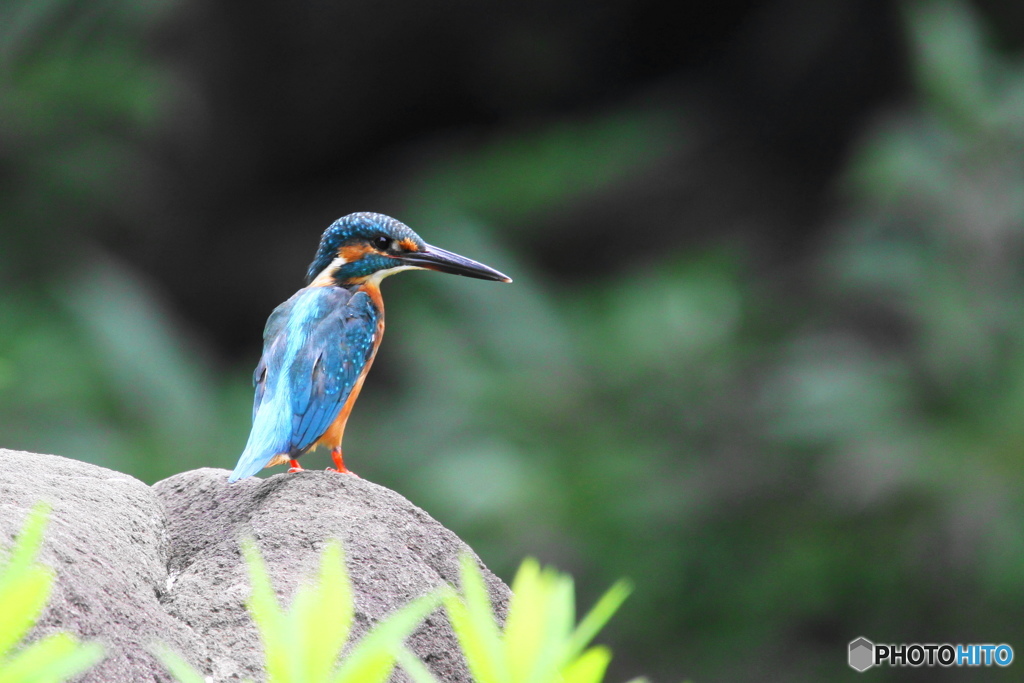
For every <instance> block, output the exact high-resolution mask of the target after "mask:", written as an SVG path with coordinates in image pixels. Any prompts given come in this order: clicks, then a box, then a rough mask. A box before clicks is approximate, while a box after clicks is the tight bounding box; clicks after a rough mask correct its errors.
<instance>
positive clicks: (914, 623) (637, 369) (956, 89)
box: [0, 2, 1024, 681]
mask: <svg viewBox="0 0 1024 683" xmlns="http://www.w3.org/2000/svg"><path fill="white" fill-rule="evenodd" d="M29 7H32V8H35V7H37V6H36V5H31V4H29V3H26V4H25V5H24V6H10V5H8V6H6V8H5V9H4V10H3V11H5V12H7V13H8V14H10V15H11V16H9V17H5V20H0V27H2V30H0V51H2V53H3V54H4V55H5V58H4V60H3V62H2V63H3V73H2V75H0V76H2V80H0V88H2V89H3V90H2V93H0V107H2V108H3V112H2V113H3V115H2V116H0V142H2V143H3V144H2V145H0V168H2V169H3V173H2V174H0V223H2V225H3V228H2V229H0V282H2V285H3V286H2V288H0V332H2V333H0V443H2V445H4V446H5V447H19V448H25V449H30V450H39V451H50V452H58V453H60V454H62V455H67V456H72V457H79V458H83V459H86V460H90V461H92V462H97V463H100V464H104V465H107V466H110V467H114V468H117V469H120V470H123V471H127V472H130V473H132V474H135V475H136V476H139V477H141V478H143V479H145V480H147V481H153V480H156V479H158V478H161V477H164V476H167V475H170V474H172V473H175V472H178V471H181V470H184V469H188V468H191V467H196V466H199V465H218V466H224V467H230V466H231V465H232V464H233V462H234V458H235V457H236V455H237V453H238V452H239V450H240V449H241V446H242V445H243V443H244V440H245V435H246V433H247V427H248V418H249V407H248V405H249V401H250V400H251V394H250V388H249V377H248V372H249V371H250V370H249V369H248V368H245V369H238V370H237V371H221V370H219V369H217V368H216V367H215V366H214V365H213V364H212V363H208V362H205V361H204V360H203V359H204V357H205V355H206V354H205V351H204V350H203V349H202V346H201V343H200V342H197V341H196V340H195V339H194V338H193V337H192V336H191V334H190V333H189V332H188V331H187V330H186V329H185V326H184V325H183V324H182V323H181V321H178V320H176V319H175V318H174V317H173V316H171V315H169V314H168V313H167V310H166V308H165V306H164V305H163V304H162V303H161V298H160V293H159V291H158V290H157V289H156V288H155V285H154V284H153V283H152V282H151V281H148V280H144V279H142V278H141V276H140V274H139V273H137V272H134V271H133V269H132V268H131V267H130V266H129V265H128V264H126V263H123V262H120V261H118V260H116V259H115V257H113V256H112V255H111V254H109V253H106V252H103V251H101V250H99V249H98V248H97V247H96V246H95V241H94V240H93V239H92V237H93V236H96V235H100V234H103V231H104V230H107V229H109V228H108V227H107V226H109V225H110V224H111V223H114V224H121V223H124V224H126V225H130V224H131V223H132V221H131V217H130V215H128V216H127V217H125V215H126V213H127V214H130V212H131V207H132V204H133V202H135V201H138V198H137V197H134V196H133V195H132V192H131V188H132V187H133V186H134V185H133V183H132V175H133V174H137V173H143V174H144V173H146V169H147V166H146V161H145V159H141V158H139V157H138V156H137V147H136V146H134V145H133V142H134V141H135V140H136V138H137V137H138V136H140V135H144V134H145V131H147V130H151V129H152V128H153V127H158V126H159V117H158V116H157V114H156V113H155V112H158V111H159V110H160V107H159V106H158V104H157V103H158V102H159V101H160V98H161V97H165V96H167V92H168V90H167V85H166V82H165V80H164V79H163V77H162V74H161V73H160V71H159V70H158V69H157V67H155V66H153V65H152V64H151V63H149V62H147V61H146V60H145V59H141V58H140V57H139V55H140V48H139V43H138V40H136V39H135V38H134V36H136V35H137V34H138V32H139V31H142V30H143V29H144V26H145V25H146V24H147V22H152V21H155V17H158V16H159V7H157V6H149V5H138V6H136V5H131V6H128V5H125V6H122V5H120V4H117V3H112V4H109V5H104V7H107V8H108V12H107V14H103V13H100V14H101V15H102V18H103V21H99V20H98V19H96V16H98V15H96V12H98V10H97V11H96V12H92V11H86V10H85V9H83V8H81V7H79V6H77V5H72V4H68V5H60V4H59V3H56V4H52V5H51V4H39V5H38V7H41V8H45V7H66V8H72V9H73V10H74V11H70V10H69V11H64V12H61V13H58V16H59V20H56V19H54V18H53V17H51V16H48V15H46V14H45V13H44V12H43V10H41V9H40V10H37V9H31V10H30V9H27V8H29ZM12 13H13V14H12ZM69 17H70V18H69ZM75 17H81V18H80V19H77V18H76V19H74V20H72V18H75ZM112 17H113V18H116V20H112ZM905 18H906V25H907V29H908V45H909V50H910V53H911V55H912V58H913V63H914V68H915V72H914V77H915V83H916V93H917V94H916V96H915V98H914V100H913V101H911V102H908V103H906V104H905V106H903V107H901V108H899V109H896V110H891V111H889V112H886V113H885V114H884V115H883V116H881V117H880V118H879V119H878V120H877V121H875V122H874V123H873V124H872V125H871V126H869V128H868V130H867V131H866V132H865V134H864V136H863V139H862V140H861V141H860V143H859V144H858V145H857V146H856V149H855V150H854V152H855V153H854V155H853V157H852V159H851V161H850V163H849V167H848V169H847V172H846V173H845V174H844V176H843V179H842V182H841V183H840V187H838V188H837V198H838V200H839V201H838V202H837V204H838V206H839V207H840V208H838V209H837V210H836V212H835V213H834V215H833V216H832V218H830V219H829V220H828V221H827V222H826V224H824V225H822V226H820V230H819V232H820V239H819V240H818V241H817V243H816V246H815V250H814V253H813V254H812V255H811V256H810V257H809V258H808V261H807V265H806V267H805V268H804V269H803V270H801V272H799V273H797V274H796V276H793V274H786V276H783V275H780V274H773V273H771V272H768V273H766V272H765V271H763V270H762V269H759V268H758V267H757V266H758V263H757V259H758V253H757V252H756V250H754V249H752V248H746V247H741V246H736V243H734V242H726V241H722V242H721V243H720V244H711V245H710V246H708V247H706V248H702V249H701V250H699V251H692V252H687V253H680V252H675V251H671V250H670V251H668V252H664V250H662V252H664V253H655V252H657V250H656V249H653V248H652V254H653V255H652V258H651V259H650V260H649V261H647V262H646V263H643V264H641V263H624V264H620V265H619V267H618V268H617V269H616V270H615V271H614V273H613V274H612V275H609V276H607V277H602V278H599V279H596V280H594V281H590V282H577V283H576V284H574V285H571V286H566V285H565V283H564V282H554V281H551V280H550V279H549V278H547V277H546V276H545V274H544V272H543V271H542V269H541V268H540V267H539V266H537V265H536V264H535V263H534V262H533V261H532V260H531V259H530V258H529V256H528V255H523V254H516V253H514V252H513V251H511V250H509V249H508V248H507V247H503V246H501V243H502V240H501V238H500V236H501V235H502V234H504V232H505V231H507V230H511V229H512V227H513V226H516V227H518V226H526V227H525V228H524V229H525V230H529V229H530V226H531V224H533V219H534V218H536V217H537V215H538V214H539V213H540V212H549V213H550V212H552V211H556V210H557V209H558V208H559V207H564V206H566V205H570V204H572V203H574V202H586V201H587V200H588V198H593V197H596V196H599V195H600V194H601V193H604V192H610V191H613V190H615V189H619V190H621V189H622V188H624V187H625V188H628V187H629V185H630V183H631V182H635V181H636V179H637V178H638V177H642V176H643V174H644V173H645V172H647V171H650V169H652V168H653V169H656V168H657V167H658V164H659V163H660V161H661V159H662V158H663V156H664V155H666V154H671V153H673V151H675V150H678V149H679V148H680V146H682V145H684V144H685V143H686V140H687V136H688V133H689V131H688V130H687V129H686V126H685V123H683V121H685V119H684V117H682V116H681V115H680V113H679V112H678V111H674V110H671V109H669V110H659V109H657V108H655V107H653V106H650V105H646V104H635V105H632V106H622V107H619V108H617V109H615V110H613V111H605V112H604V113H597V114H594V115H592V116H591V117H590V118H586V117H580V118H573V119H565V120H562V121H559V122H556V123H554V124H549V125H540V126H538V128H537V129H535V130H533V131H525V132H524V131H522V130H519V131H514V132H508V133H507V134H506V135H505V136H504V137H502V138H501V139H499V140H497V141H495V142H492V143H490V144H483V145H480V146H478V147H476V148H472V149H461V150H458V151H454V152H452V153H450V154H448V155H445V156H444V158H441V159H440V160H438V161H437V162H436V163H433V164H427V165H426V167H424V168H422V169H421V170H420V172H419V173H418V174H416V173H413V174H411V175H410V176H409V177H408V178H407V179H406V180H405V181H404V184H403V185H402V186H401V187H400V188H399V191H400V192H401V193H402V194H403V196H404V197H405V202H406V205H407V206H408V212H407V214H404V215H402V216H401V218H402V219H403V220H405V221H406V222H408V223H409V224H410V225H412V226H414V227H415V228H416V229H417V230H419V231H420V232H421V233H422V234H424V235H427V236H428V237H429V240H430V241H431V242H436V243H438V244H442V245H446V246H450V247H451V248H453V249H455V250H457V251H459V252H461V253H465V254H467V255H470V256H472V257H474V258H479V259H480V260H482V261H484V262H487V263H492V264H493V265H495V266H496V267H499V268H500V269H501V270H503V271H505V272H508V273H510V274H511V275H512V277H513V278H514V279H515V284H514V285H512V286H509V287H498V286H487V285H484V284H482V283H479V282H470V281H462V280H459V279H457V278H444V277H440V276H437V277H430V276H426V275H423V276H412V275H410V276H408V277H407V279H406V280H403V278H405V277H406V276H403V278H395V280H396V281H395V282H391V281H389V282H388V284H387V285H386V288H387V289H388V291H389V295H388V306H389V319H390V320H391V321H392V322H391V327H390V328H389V332H388V340H387V342H386V344H385V351H384V353H385V355H383V356H382V360H381V361H380V362H387V363H389V367H390V368H391V372H390V374H391V375H392V376H394V377H400V378H401V380H400V384H399V385H398V386H394V387H391V388H390V389H389V390H387V391H384V390H377V389H374V387H373V381H372V379H371V382H369V383H368V385H367V391H366V392H365V393H364V396H363V398H362V399H361V401H360V406H359V408H358V409H357V410H356V411H355V414H354V417H353V420H352V422H351V424H350V426H349V430H348V439H347V440H346V446H347V455H349V458H348V459H349V460H350V461H351V463H352V465H353V467H355V469H356V470H357V471H358V472H360V473H361V474H362V475H363V476H368V477H369V478H371V479H373V480H374V481H378V482H380V483H384V484H387V485H389V486H391V487H393V488H395V489H396V490H398V491H400V492H402V493H403V494H405V495H407V496H409V497H410V498H411V499H413V500H414V501H415V502H417V503H418V504H420V505H421V506H423V507H424V508H426V509H427V510H428V511H429V512H430V513H431V514H432V515H434V516H435V517H437V518H439V519H440V520H441V521H442V522H444V523H445V524H446V525H447V526H449V527H450V528H452V529H454V530H455V531H457V532H458V533H459V534H460V535H461V536H462V537H463V538H465V539H466V540H467V541H468V542H469V543H470V544H471V545H473V547H474V548H475V549H477V551H478V552H479V553H480V554H481V556H482V557H483V558H484V559H485V561H486V562H487V563H488V565H489V566H491V567H492V568H494V569H495V570H496V571H498V572H499V573H500V574H502V575H503V576H506V577H509V576H510V575H511V572H512V571H513V570H514V568H515V566H516V565H517V564H518V560H519V558H520V557H522V556H523V555H525V554H535V555H539V556H541V557H542V558H544V559H545V560H547V561H553V562H556V563H557V564H558V565H560V566H562V567H565V568H567V569H569V570H570V571H571V572H572V573H573V574H574V575H575V576H577V577H578V580H579V583H580V585H581V590H582V592H583V593H584V596H585V597H593V596H595V595H596V591H597V590H598V587H600V586H605V585H608V583H610V582H611V581H612V580H613V579H615V578H617V577H619V576H623V575H626V576H630V577H631V578H632V579H633V581H634V582H635V584H636V593H635V596H634V599H633V600H632V601H631V603H630V604H629V605H628V606H627V607H626V608H624V610H623V613H622V615H621V619H620V620H619V621H617V622H615V623H613V624H612V625H611V628H610V631H609V633H610V637H611V638H612V639H613V643H614V644H615V646H616V652H617V655H618V656H617V658H616V662H617V663H618V664H619V666H622V667H624V668H623V671H624V672H625V674H626V675H630V674H636V673H647V674H650V675H651V676H652V678H653V679H655V680H660V679H671V680H675V679H678V678H680V677H682V676H688V677H693V678H694V679H695V680H702V681H710V680H735V679H750V678H758V677H763V676H762V674H763V673H764V672H771V674H772V677H773V678H775V679H779V680H783V679H785V680H794V681H798V680H804V681H818V680H833V679H839V678H844V677H846V676H848V675H853V674H852V672H851V671H850V670H848V669H847V668H846V666H845V660H844V658H845V647H846V643H847V642H848V641H850V640H852V639H853V638H855V637H857V636H860V635H864V636H866V637H868V638H871V639H873V640H876V641H878V642H897V643H898V642H914V641H916V642H1008V643H1010V644H1013V645H1017V644H1019V643H1022V642H1024V627H1022V626H1021V623H1020V620H1019V614H1020V613H1021V610H1022V609H1024V524H1022V522H1021V520H1022V519H1024V500H1022V497H1021V493H1020V491H1021V489H1022V487H1021V484H1022V480H1024V471H1022V459H1021V457H1020V453H1021V444H1022V436H1024V434H1022V431H1024V427H1022V425H1024V420H1021V414H1022V412H1021V411H1022V410H1024V300H1022V298H1024V269H1022V268H1021V265H1020V264H1021V262H1022V261H1021V256H1022V254H1021V250H1022V237H1024V230H1022V225H1024V154H1022V152H1024V133H1022V131H1024V126H1022V124H1024V66H1022V65H1021V64H1020V63H1019V62H1018V61H1016V60H1014V61H1011V60H1007V59H1006V58H1004V57H1002V56H1000V55H999V54H998V53H997V52H996V51H995V50H993V49H992V48H991V47H990V46H989V44H988V43H987V42H986V38H985V34H984V30H983V28H982V27H980V26H979V24H978V22H977V20H976V19H975V16H974V14H973V13H972V12H971V11H970V9H969V7H968V6H966V5H963V4H959V3H953V2H922V3H914V4H910V5H908V6H907V10H906V13H905ZM87 21H93V22H94V23H93V24H88V25H89V26H91V27H92V29H91V30H82V29H80V28H79V27H80V26H81V25H84V24H82V23H81V22H87ZM97 22H98V23H97ZM15 29H17V30H15ZM119 51H120V52H119ZM126 53H127V54H130V55H132V58H131V59H126V58H125V54H126ZM71 112H74V114H73V115H72V114H71ZM140 169H141V170H140ZM538 225H550V222H549V223H544V224H539V223H538ZM632 227H633V226H628V225H627V226H623V230H624V232H625V233H626V234H627V236H628V235H629V234H630V229H631V228H632ZM677 227H679V226H672V225H668V226H665V229H666V230H671V229H675V228H677ZM541 229H542V228H540V227H538V228H535V229H534V231H535V233H536V231H539V230H541ZM653 247H657V245H653ZM68 250H70V251H71V252H72V253H73V254H74V255H75V258H74V259H69V258H67V251H68ZM310 252H312V245H310ZM587 255H588V252H587V245H586V244H579V245H577V246H576V248H575V249H568V250H567V251H566V253H565V254H563V255H562V258H563V259H585V258H587ZM413 280H417V281H416V282H415V283H413ZM275 303H276V302H275ZM267 310H268V312H269V310H270V307H269V306H268V309H267ZM255 333H256V334H258V331H256V332H255ZM252 360H253V364H254V363H255V358H254V359H252ZM311 457H316V456H311ZM361 463H366V464H365V465H362V464H361ZM613 666H615V664H613ZM872 675H875V676H877V677H878V678H879V679H885V680H896V679H901V680H902V679H905V678H907V677H908V676H909V677H913V676H918V677H921V678H922V679H923V678H928V679H929V680H951V679H952V678H954V677H955V675H956V672H952V673H951V672H949V671H945V670H928V671H897V672H893V671H891V670H880V671H876V672H873V673H872ZM943 677H945V678H943Z"/></svg>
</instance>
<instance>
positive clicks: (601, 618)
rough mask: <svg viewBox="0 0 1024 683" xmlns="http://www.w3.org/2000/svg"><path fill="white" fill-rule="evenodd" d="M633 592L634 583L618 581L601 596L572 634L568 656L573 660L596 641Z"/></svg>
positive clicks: (623, 580)
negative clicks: (592, 641)
mask: <svg viewBox="0 0 1024 683" xmlns="http://www.w3.org/2000/svg"><path fill="white" fill-rule="evenodd" d="M632 592H633V584H632V583H630V582H629V581H627V580H625V579H619V580H618V581H616V582H615V583H614V584H613V585H612V587H611V588H609V589H608V590H607V591H606V592H605V594H604V595H602V596H601V598H600V599H599V600H598V601H597V604H596V605H594V606H593V607H592V608H591V609H590V611H589V612H588V613H587V616H585V617H583V620H582V621H580V625H579V626H577V627H576V632H575V633H573V634H572V638H571V639H570V641H569V646H568V647H569V649H568V652H567V653H566V656H567V657H568V658H573V657H575V656H576V655H577V654H579V652H581V651H582V650H583V648H585V647H586V646H587V645H588V644H589V643H590V641H591V640H593V639H594V637H595V636H596V635H597V634H598V632H599V631H600V630H601V629H602V628H604V626H605V624H607V623H608V620H609V619H611V618H612V615H613V614H615V612H616V611H618V609H619V607H620V606H621V605H622V603H623V602H625V601H626V598H628V597H629V594H630V593H632Z"/></svg>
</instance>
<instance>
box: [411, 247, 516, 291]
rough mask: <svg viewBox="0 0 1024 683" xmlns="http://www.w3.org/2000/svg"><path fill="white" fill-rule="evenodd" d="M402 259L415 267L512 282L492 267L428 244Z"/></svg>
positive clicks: (481, 278)
mask: <svg viewBox="0 0 1024 683" xmlns="http://www.w3.org/2000/svg"><path fill="white" fill-rule="evenodd" d="M402 261H404V262H405V263H406V264H408V265H410V266H415V267H416V268H426V269H427V270H436V271H439V272H442V273H451V274H452V275H465V276H466V277H475V278H479V279H480V280H495V281H497V282H512V278H510V277H509V276H507V275H505V274H504V273H499V272H498V271H496V270H495V269H494V268H490V267H488V266H485V265H484V264H482V263H477V262H476V261H474V260H472V259H468V258H466V257H465V256H459V255H458V254H453V253H452V252H450V251H447V250H445V249H441V248H440V247H434V246H431V245H429V244H428V245H426V248H425V249H423V250H421V251H414V252H409V253H406V254H404V255H403V256H402Z"/></svg>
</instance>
